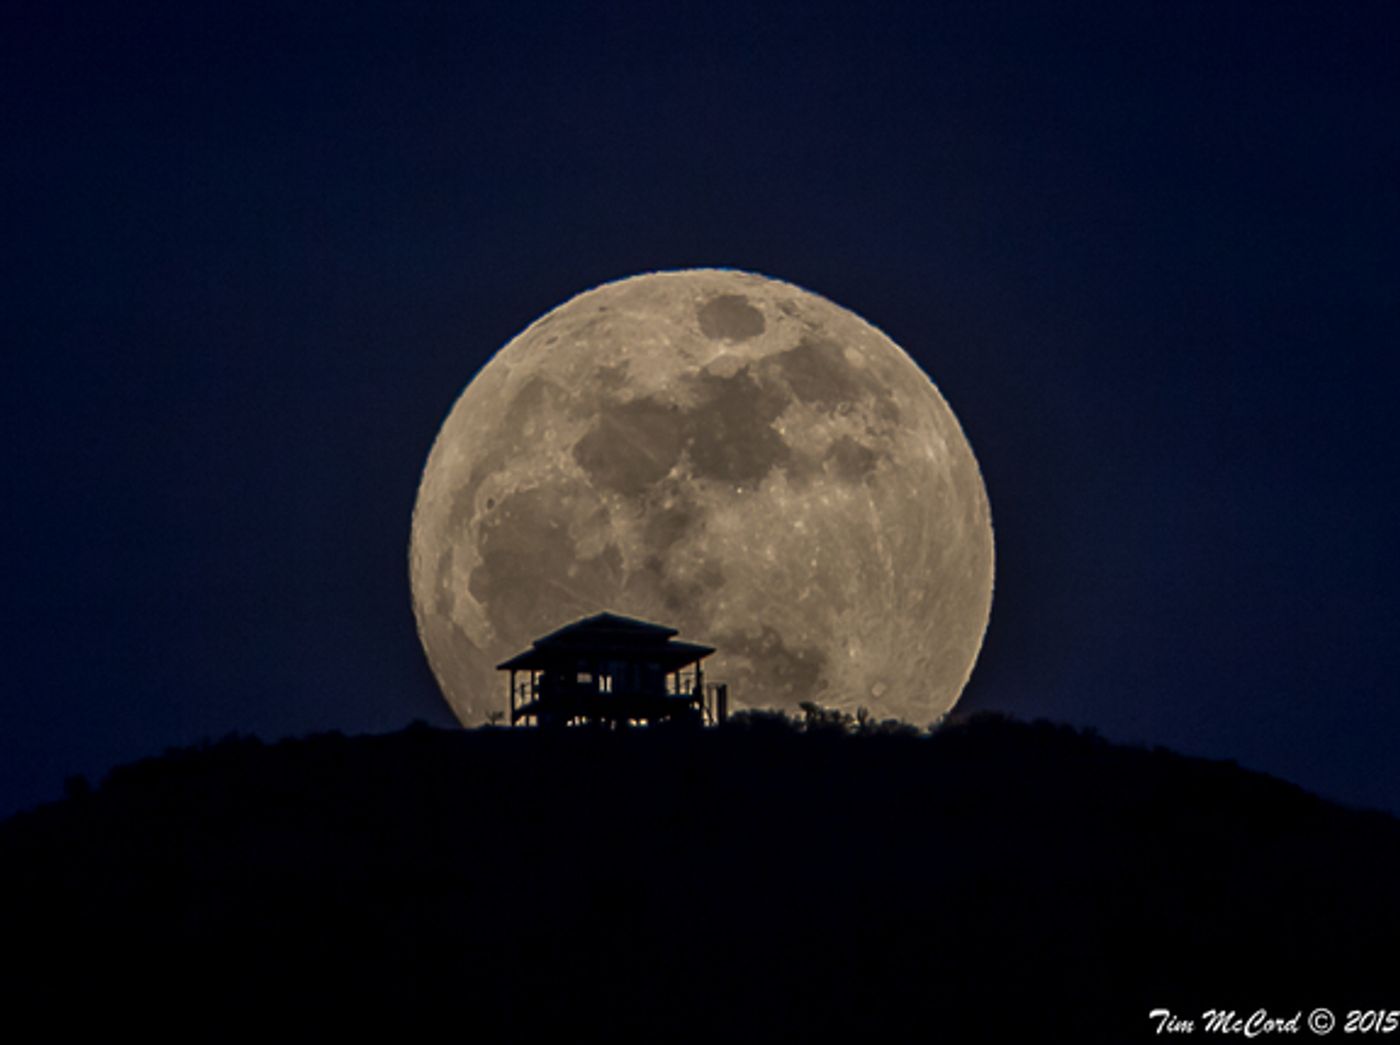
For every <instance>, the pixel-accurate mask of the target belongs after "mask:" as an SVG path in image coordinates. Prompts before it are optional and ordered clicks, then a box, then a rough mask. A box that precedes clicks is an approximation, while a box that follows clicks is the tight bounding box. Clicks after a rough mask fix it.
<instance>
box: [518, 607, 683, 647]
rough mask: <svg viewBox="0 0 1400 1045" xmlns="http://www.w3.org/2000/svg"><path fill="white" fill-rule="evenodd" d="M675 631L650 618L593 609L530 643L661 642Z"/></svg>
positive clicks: (536, 644)
mask: <svg viewBox="0 0 1400 1045" xmlns="http://www.w3.org/2000/svg"><path fill="white" fill-rule="evenodd" d="M679 634H680V632H679V631H677V630H676V629H675V628H668V627H666V625H664V624H653V623H652V622H651V621H646V620H638V619H637V618H636V617H623V616H620V615H619V614H616V613H595V614H594V615H593V616H591V617H584V618H583V619H582V620H576V621H574V622H573V623H572V624H565V625H564V626H563V627H562V628H559V629H557V630H555V631H551V632H550V633H549V634H548V635H545V636H543V637H542V638H538V639H536V640H535V642H534V645H535V646H536V647H539V646H543V645H546V644H553V643H557V642H571V643H572V642H578V641H584V642H592V641H596V640H598V639H603V640H608V639H613V640H616V639H631V640H634V641H635V640H642V641H645V640H647V639H651V640H652V641H657V642H664V641H665V640H667V639H669V638H670V637H671V636H673V635H679Z"/></svg>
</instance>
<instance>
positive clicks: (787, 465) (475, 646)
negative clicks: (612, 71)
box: [409, 269, 993, 725]
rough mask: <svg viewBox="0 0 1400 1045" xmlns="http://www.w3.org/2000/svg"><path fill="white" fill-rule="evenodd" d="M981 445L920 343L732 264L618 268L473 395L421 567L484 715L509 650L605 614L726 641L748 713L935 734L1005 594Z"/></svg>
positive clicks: (444, 672)
mask: <svg viewBox="0 0 1400 1045" xmlns="http://www.w3.org/2000/svg"><path fill="white" fill-rule="evenodd" d="M992 557H993V552H992V526H991V517H990V511H989V508H988V504H987V494H986V490H985V488H984V486H983V483H982V477H981V473H980V472H979V470H978V467H977V462H976V459H975V458H974V457H973V454H972V449H971V447H970V446H969V445H968V442H967V439H966V438H965V437H964V435H963V432H962V429H961V428H960V427H959V425H958V422H957V419H956V418H955V417H954V416H953V413H952V411H951V410H950V409H949V408H948V404H947V403H945V402H944V400H943V397H942V396H941V395H940V394H939V392H938V390H937V389H936V388H935V387H934V386H933V383H932V382H931V381H930V380H929V378H928V377H927V376H926V375H925V374H924V372H923V371H922V370H920V369H919V367H918V366H917V365H916V364H915V363H914V361H913V360H912V359H910V358H909V356H908V355H906V354H905V352H904V351H903V350H902V349H901V348H900V347H899V346H898V345H896V344H895V343H894V342H893V341H891V340H890V339H889V338H888V337H886V336H885V335H884V334H882V333H881V332H880V331H879V330H877V329H875V327H873V326H871V325H870V324H869V323H867V322H865V321H864V320H863V319H861V318H860V317H859V316H857V315H855V314H854V313H852V312H849V311H847V310H846V309H843V308H841V307H839V306H837V305H834V304H832V303H831V302H830V301H827V300H826V299H825V298H822V297H820V296H818V295H816V294H813V293H811V292H809V291H806V290H803V289H801V288H799V287H796V286H793V285H792V284H789V283H784V282H780V281H778V280H775V279H770V278H767V277H764V276H758V275H753V274H750V273H744V272H737V271H732V270H727V269H696V270H686V271H678V272H657V273H650V274H647V275H641V276H635V277H632V278H630V279H624V280H621V281H618V282H615V283H607V284H604V285H603V286H600V287H597V288H595V289H593V290H590V291H587V292H586V293H583V294H580V295H578V296H577V297H575V298H573V299H572V300H570V301H568V302H566V303H564V304H563V305H560V306H559V307H558V308H555V309H554V310H553V311H552V312H549V313H548V314H547V315H545V316H543V317H542V318H540V319H538V320H536V321H535V322H534V323H532V324H531V325H530V326H529V327H528V328H526V329H525V330H524V331H523V332H522V333H520V334H519V335H518V336H517V337H515V338H514V339H513V340H512V341H511V342H510V343H509V344H507V345H506V346H505V347H504V348H503V349H501V350H500V351H499V352H497V353H496V355H495V356H494V357H493V358H492V359H491V361H490V362H489V363H487V365H486V366H485V367H483V368H482V369H481V371H480V372H479V373H478V374H477V375H476V376H475V378H473V379H472V381H471V383H470V384H469V385H467V388H466V390H465V391H464V392H463V393H462V395H461V397H460V398H459V399H458V400H457V402H456V404H455V405H454V406H453V408H452V411H451V413H449V415H448V417H447V420H446V421H445V422H444V423H443V426H442V430H441V431H440V432H439V434H438V437H437V440H436V441H435V442H434V444H433V448H432V451H431V453H430V454H429V456H428V461H427V465H426V466H425V468H424V470H423V478H422V482H421V484H420V486H419V489H418V498H417V503H416V505H415V507H414V512H413V530H412V538H411V542H410V548H409V572H410V577H411V582H412V591H413V609H414V613H415V614H416V616H417V620H418V632H419V635H420V637H421V638H422V641H423V646H424V649H425V650H426V651H427V656H428V661H429V663H430V664H431V665H432V669H433V672H434V674H435V675H436V676H437V679H438V682H439V684H440V685H441V687H442V691H443V694H444V695H445V696H446V698H447V701H448V703H449V704H451V706H452V710H453V711H454V713H455V714H456V715H457V717H458V718H459V719H460V720H461V721H462V722H463V723H465V724H472V723H476V722H480V721H482V720H484V719H485V718H486V716H487V715H488V713H489V712H491V711H496V710H502V709H504V707H505V688H506V687H505V684H504V682H502V680H501V679H500V678H499V676H498V673H497V672H496V671H495V665H496V664H497V663H499V662H500V661H502V660H505V659H506V658H507V657H510V656H511V655H513V654H515V653H517V652H519V651H520V650H522V649H524V648H526V647H528V646H529V645H530V642H531V641H532V640H533V639H535V638H538V637H539V636H541V635H544V634H546V633H547V632H550V631H552V630H554V629H555V628H558V627H560V626H561V625H563V624H566V623H568V622H569V621H572V620H575V619H577V618H579V617H582V616H586V615H590V614H593V613H598V612H601V611H604V610H607V611H611V612H614V613H621V614H625V615H627V616H631V617H640V618H643V619H646V620H653V621H656V622H658V623H662V624H667V625H670V626H671V627H674V628H677V629H679V631H680V637H681V638H682V639H686V640H691V641H695V642H703V643H707V644H709V645H712V646H715V647H716V648H717V650H718V652H717V653H716V654H715V655H714V656H713V657H712V658H710V659H709V660H707V661H706V674H707V677H708V678H710V679H711V680H713V681H717V682H726V683H727V684H728V686H729V691H730V702H731V706H732V707H736V708H745V707H748V708H770V709H785V710H786V709H793V708H796V707H797V705H798V704H800V703H801V702H803V701H809V700H810V701H815V702H816V703H818V704H822V705H824V706H827V707H834V708H839V709H842V710H846V711H855V710H856V709H857V708H860V707H864V708H866V709H868V710H869V711H870V712H871V713H872V714H873V715H874V716H875V717H877V718H890V717H893V718H900V719H903V720H905V721H907V722H911V723H914V724H916V725H925V724H927V723H929V722H930V721H932V720H935V719H937V718H938V717H939V716H941V715H943V714H944V713H946V712H947V711H948V710H949V709H950V708H951V707H952V706H953V705H954V703H956V701H957V699H958V697H959V695H960V694H961V693H962V690H963V687H964V686H965V685H966V683H967V680H968V677H969V675H970V674H971V672H972V667H973V663H974V661H975V660H976V659H977V653H978V651H979V649H980V648H981V645H982V636H983V634H984V632H985V631H986V626H987V618H988V614H989V612H990V610H991V600H992Z"/></svg>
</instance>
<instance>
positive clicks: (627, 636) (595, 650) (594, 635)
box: [496, 613, 715, 670]
mask: <svg viewBox="0 0 1400 1045" xmlns="http://www.w3.org/2000/svg"><path fill="white" fill-rule="evenodd" d="M678 634H680V633H679V632H678V631H677V630H676V629H675V628H670V627H667V626H666V625H664V624H654V623H652V622H651V621H646V620H638V619H637V618H635V617H623V616H620V615H618V614H616V613H596V614H594V615H593V616H592V617H584V618H583V619H582V620H576V621H574V622H573V623H572V624H566V625H564V626H563V627H562V628H559V629H557V630H555V631H551V632H550V633H549V634H548V635H544V636H542V637H540V638H538V639H536V640H535V641H534V642H533V643H532V644H531V647H530V648H529V649H527V650H525V651H524V652H523V653H517V654H516V655H515V656H514V657H511V658H510V659H509V660H507V661H503V662H502V663H500V664H497V665H496V667H497V668H498V669H501V670H513V669H517V668H519V669H526V670H530V669H538V668H541V667H543V666H544V665H546V664H548V663H550V662H552V661H553V662H557V658H559V657H560V656H565V655H572V651H578V652H579V653H584V652H587V653H591V654H595V655H596V654H603V655H607V654H612V655H616V656H621V657H624V658H627V657H631V658H636V657H638V656H644V657H645V659H647V660H651V661H654V662H656V663H659V664H662V665H664V666H666V667H667V669H668V670H671V669H673V668H674V667H676V666H679V665H684V664H691V663H694V662H695V661H697V660H699V659H700V658H701V657H708V656H709V655H710V654H711V653H713V652H714V651H715V650H714V647H713V646H702V645H700V644H698V643H694V642H679V641H677V640H676V638H675V636H676V635H678Z"/></svg>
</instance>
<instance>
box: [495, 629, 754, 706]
mask: <svg viewBox="0 0 1400 1045" xmlns="http://www.w3.org/2000/svg"><path fill="white" fill-rule="evenodd" d="M677 634H679V632H677V631H676V629H675V628H668V627H665V626H664V625H661V624H652V623H650V622H648V621H644V620H636V619H634V618H632V617H620V616H617V615H616V614H612V613H599V614H597V615H596V616H593V617H585V618H584V619H583V620H577V621H574V623H572V624H567V625H565V626H564V627H562V628H560V629H559V630H558V631H553V632H550V633H549V634H548V635H545V636H544V637H543V638H538V639H536V640H535V641H534V643H533V644H532V645H531V647H530V648H529V649H527V650H525V652H523V653H517V654H516V655H515V656H514V657H511V658H510V660H507V661H505V662H503V663H501V664H498V665H496V667H497V670H500V671H508V672H510V723H511V725H515V724H516V723H517V722H525V723H527V724H531V725H537V726H566V725H582V724H585V723H592V724H598V725H605V726H610V727H612V728H614V729H616V728H621V727H625V726H628V725H630V724H633V723H652V722H661V721H673V720H679V721H692V722H697V723H710V724H713V723H717V722H723V721H724V719H725V717H726V715H727V712H728V704H729V693H728V687H726V686H724V685H722V684H719V685H716V684H711V685H709V686H707V685H706V684H705V673H704V671H703V669H702V668H701V666H700V662H701V661H703V660H704V659H705V658H706V657H708V656H709V655H710V654H711V653H713V652H714V651H715V650H714V647H713V646H701V645H699V644H697V643H694V642H678V641H677V640H676V638H675V636H676V635H677ZM521 675H523V676H524V678H520V677H519V676H521Z"/></svg>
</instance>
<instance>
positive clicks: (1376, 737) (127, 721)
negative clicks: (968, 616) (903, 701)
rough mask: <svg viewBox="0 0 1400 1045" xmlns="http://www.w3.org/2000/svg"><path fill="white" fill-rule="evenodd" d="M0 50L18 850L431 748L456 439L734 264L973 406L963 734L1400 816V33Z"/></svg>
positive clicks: (884, 17)
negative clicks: (558, 324)
mask: <svg viewBox="0 0 1400 1045" xmlns="http://www.w3.org/2000/svg"><path fill="white" fill-rule="evenodd" d="M2 17H3V21H0V88H3V91H2V93H0V98H3V102H0V114H3V121H4V134H5V142H6V146H5V150H4V161H3V164H0V187H3V198H4V201H5V205H4V210H3V213H4V224H3V226H2V227H0V232H3V240H4V244H5V247H4V250H3V254H0V257H3V258H4V264H5V272H4V279H3V283H0V286H2V287H3V289H2V290H0V304H2V305H3V313H4V332H5V333H4V342H5V344H4V353H3V359H4V375H5V376H4V382H3V385H0V389H3V391H2V392H0V394H2V395H3V409H2V410H0V418H3V426H4V428H3V435H4V448H5V465H6V467H5V474H6V483H5V496H4V507H3V516H0V518H3V520H4V525H5V532H6V536H7V539H6V540H5V541H4V554H5V559H6V565H5V570H4V575H3V581H4V594H3V600H4V601H3V607H4V618H3V623H4V640H3V641H4V672H3V675H0V690H3V697H2V698H0V815H3V814H6V813H9V812H12V811H14V810H16V809H19V808H23V807H27V806H29V805H32V804H34V803H36V802H38V801H41V800H46V799H49V798H53V797H56V796H57V795H58V794H59V793H60V792H61V791H62V787H63V782H64V779H65V778H66V777H68V776H69V775H71V774H78V773H82V774H86V775H88V776H89V777H94V778H95V777H98V776H100V775H101V774H102V773H103V772H105V771H106V770H107V769H108V768H110V767H111V766H113V765H115V764H117V763H120V762H124V761H129V760H131V759H134V758H138V757H142V756H146V755H151V754H157V753H159V752H161V751H163V750H164V749H166V748H168V747H171V746H175V745H185V744H191V743H196V742H198V741H200V740H201V739H205V738H210V739H217V738H219V737H223V736H224V735H226V734H229V733H231V732H239V733H252V734H255V735H257V736H260V737H263V738H266V739H269V740H271V739H276V738H281V737H286V736H295V735H300V734H305V733H307V732H311V731H322V730H329V729H339V730H343V731H346V732H355V733H358V732H366V731H372V732H378V731H387V730H394V729H398V728H400V727H402V726H404V725H406V724H408V723H409V722H411V721H413V720H415V719H424V720H427V721H428V722H431V723H434V724H440V725H448V724H450V723H451V722H452V718H451V715H450V713H449V711H448V709H447V706H446V704H445V703H444V702H443V700H442V699H441V697H440V696H439V694H438V692H437V689H436V685H435V683H434V681H433V679H432V677H431V674H430V672H429V670H428V668H427V665H426V662H425V660H424V657H423V654H422V651H421V649H420V647H419V645H418V641H417V636H416V633H415V630H414V621H413V615H412V611H411V607H410V601H409V590H408V577H407V546H408V534H409V520H410V514H411V511H412V507H413V499H414V494H415V491H416V487H417V483H418V478H419V474H420V471H421V469H422V465H423V462H424V460H425V458H426V456H427V453H428V449H429V447H430V446H431V443H432V440H433V438H434V436H435V434H436V432H437V428H438V426H439V425H440V424H441V422H442V420H443V419H444V417H445V416H446V414H447V411H448V409H449V408H450V406H451V405H452V403H453V401H454V400H455V399H456V397H457V395H458V394H459V392H460V391H461V389H462V388H463V387H464V385H465V384H466V383H467V381H468V380H469V379H470V378H471V376H472V375H473V373H475V371H476V370H477V369H478V368H479V367H480V366H481V365H482V364H483V363H484V362H485V361H486V360H487V359H488V358H489V357H490V355H491V354H492V353H493V352H494V351H495V350H496V349H498V348H499V347H500V346H501V345H503V344H504V343H505V342H506V341H507V340H509V338H510V337H512V336H513V335H514V334H515V333H517V332H518V331H519V330H520V329H522V328H523V327H524V326H526V325H527V324H528V323H529V322H531V321H532V320H534V319H535V318H536V317H538V316H539V315H540V314H542V313H543V312H545V311H547V310H548V309H549V308H551V307H553V306H554V305H556V304H559V303H560V302H562V301H564V300H565V299H567V298H569V297H571V296H572V295H573V294H575V293H577V292H579V291H582V290H585V289H587V288H589V287H592V286H595V285H597V284H598V283H601V282H604V281H607V280H612V279H617V278H621V277H624V276H628V275H632V274H634V273H638V272H642V271H648V270H655V269H667V268H682V267H689V266H702V265H703V266H727V267H734V268H740V269H746V270H751V271H755V272H760V273H764V274H767V275H771V276H775V277H778V278H781V279H785V280H788V281H791V282H793V283H797V284H799V285H801V286H804V287H806V288H808V289H811V290H813V291H816V292H817V293H820V294H823V295H824V296H826V297H829V298H831V299H832V300H833V301H835V302H836V303H838V304H840V305H842V306H844V307H846V308H850V309H852V310H854V311H855V312H857V313H859V314H860V315H862V316H863V317H865V318H866V319H868V320H869V321H870V322H872V323H874V324H875V325H876V326H878V327H880V328H881V329H883V330H884V331H885V332H886V333H888V334H889V335H890V336H891V337H892V338H894V340H895V341H896V342H898V343H899V344H900V345H902V346H903V347H904V348H905V349H906V350H907V351H908V352H909V353H910V354H911V355H912V356H913V357H914V358H915V359H916V360H917V361H918V362H919V363H920V364H921V365H922V366H923V367H924V368H925V370H926V371H927V372H928V373H929V375H930V376H931V377H932V378H933V380H934V382H935V383H936V384H937V385H938V387H939V389H940V390H941V391H942V393H943V395H944V396H945V398H947V400H948V401H949V403H950V405H951V406H952V408H953V410H954V411H955V412H956V414H957V415H958V418H959V420H960V421H961V423H962V425H963V428H964V430H965V431H966V433H967V435H968V437H969V439H970V441H971V443H972V446H973V449H974V451H975V452H976V454H977V456H978V459H979V461H980V463H981V467H982V470H983V475H984V478H985V481H986V485H987V490H988V495H989V498H990V501H991V508H992V519H993V525H994V527H995V530H996V540H997V587H996V594H995V599H994V603H993V607H992V617H991V624H990V629H989V632H988V635H987V639H986V644H985V647H984V650H983V654H982V658H981V660H980V662H979V665H978V667H977V669H976V670H975V672H974V674H973V678H972V681H971V683H970V685H969V688H968V690H967V692H966V694H965V696H964V699H963V704H962V705H961V706H962V707H964V708H967V709H974V710H975V709H991V710H1001V711H1006V712H1009V713H1012V714H1015V715H1017V716H1021V717H1025V718H1037V717H1048V718H1052V719H1056V720H1061V721H1066V722H1070V723H1073V724H1076V725H1079V726H1091V727H1094V728H1096V729H1098V730H1099V731H1100V732H1101V733H1103V734H1104V735H1105V736H1107V737H1109V738H1111V739H1114V740H1123V741H1132V742H1140V743H1145V744H1162V745H1166V746H1169V747H1172V748H1176V749H1178V750H1181V751H1184V752H1187V753H1190V754H1200V755H1207V756H1211V757H1219V758H1233V759H1236V760H1237V761H1239V762H1240V763H1241V764H1242V765H1245V766H1248V767H1250V768H1255V769H1261V770H1264V771H1267V772H1269V773H1272V774H1275V775H1278V776H1281V777H1284V778H1286V779H1288V780H1291V781H1294V782H1296V783H1298V784H1301V785H1303V786H1305V787H1307V788H1309V789H1312V790H1315V791H1317V792H1319V793H1321V794H1324V795H1326V796H1329V797H1333V798H1337V799H1340V800H1342V801H1345V802H1348V803H1354V804H1362V805H1371V806H1380V807H1384V808H1389V809H1391V810H1394V811H1400V769H1397V763H1396V759H1395V746H1396V743H1397V738H1400V703H1397V700H1396V694H1397V685H1396V679H1397V674H1400V655H1397V651H1400V641H1397V639H1398V638H1400V614H1397V607H1400V598H1398V597H1397V584H1400V555H1397V554H1396V552H1395V550H1394V548H1393V547H1392V545H1393V543H1394V538H1395V535H1396V529H1397V528H1396V525H1395V518H1396V508H1397V504H1400V498H1397V492H1398V491H1400V483H1397V465H1396V462H1397V451H1400V421H1398V420H1397V417H1396V407H1395V405H1394V400H1395V395H1396V389H1397V382H1396V376H1397V368H1396V366H1395V364H1394V363H1393V354H1394V353H1395V351H1396V350H1397V347H1400V61H1397V54H1400V6H1397V5H1395V4H1393V3H1364V2H1353V0H1348V2H1345V3H1337V2H1327V3H1323V2H1317V3H1285V2H1281V0H1270V2H1266V3H1239V2H1230V3H1220V2H1209V3H1206V2H1202V3H1188V2H1181V0H1174V2H1164V3H1129V2H1124V0H1116V2H1110V3H1094V4H1081V3H1043V4H1034V5H1033V4H1006V3H991V2H987V0H980V2H969V3H957V4H948V3H928V4H912V3H911V4H898V5H888V6H882V5H878V4H868V3H866V4H855V3H851V4H846V5H839V6H838V5H822V4H817V3H807V4H800V5H799V4H792V5H785V4H775V3H752V4H744V5H733V6H727V5H724V4H718V3H713V2H709V3H704V4H697V5H683V4H665V3H653V4H646V5H627V4H604V3H596V2H595V3H588V4H577V5H574V4H566V3H549V4H539V5H530V4H526V3H512V4H497V5H492V6H486V5H471V4H451V5H449V4H442V5H421V4H412V3H393V4H388V3H386V4H383V5H367V4H357V3H353V2H344V0H343V2H339V3H334V4H324V5H318V4H296V5H289V4H282V3H276V4H261V3H248V2H242V3H238V4H212V3H211V4H205V3H199V4H192V3H174V2H169V3H148V2H141V0H135V2H124V3H121V4H95V3H94V4H83V3H52V2H11V3H8V4H6V5H5V13H4V15H3V16H2ZM696 638H701V639H703V636H696Z"/></svg>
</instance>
